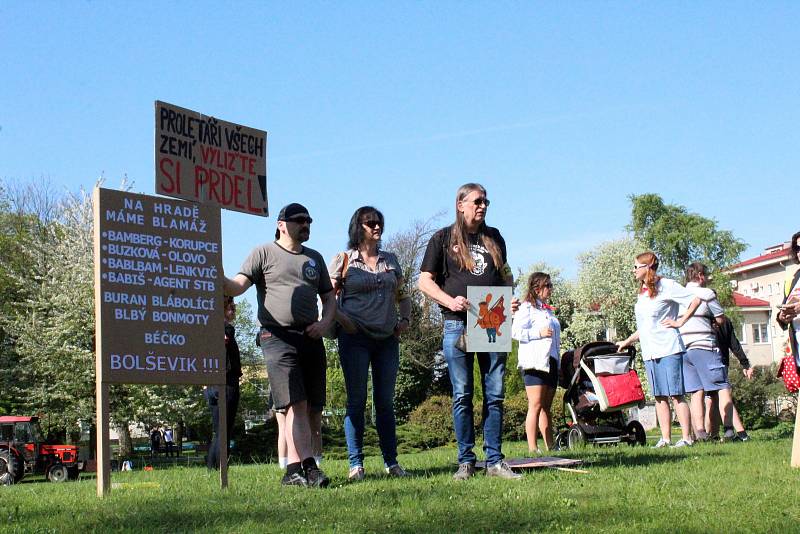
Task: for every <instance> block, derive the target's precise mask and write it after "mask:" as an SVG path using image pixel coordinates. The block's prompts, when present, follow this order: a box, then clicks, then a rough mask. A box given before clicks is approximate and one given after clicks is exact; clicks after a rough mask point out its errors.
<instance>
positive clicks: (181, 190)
mask: <svg viewBox="0 0 800 534" xmlns="http://www.w3.org/2000/svg"><path fill="white" fill-rule="evenodd" d="M155 163H156V193H159V194H162V195H166V196H170V197H176V198H183V199H186V200H194V201H196V202H200V203H201V204H207V205H212V206H218V207H220V208H225V209H229V210H233V211H241V212H244V213H249V214H251V215H261V216H264V217H266V216H267V215H268V213H269V211H268V202H267V132H265V131H263V130H257V129H255V128H249V127H247V126H241V125H239V124H234V123H232V122H227V121H223V120H219V119H216V118H214V117H209V116H207V115H203V114H201V113H198V112H196V111H192V110H189V109H185V108H181V107H178V106H173V105H172V104H167V103H166V102H159V101H156V133H155Z"/></svg>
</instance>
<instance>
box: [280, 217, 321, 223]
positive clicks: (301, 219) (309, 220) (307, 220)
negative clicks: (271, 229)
mask: <svg viewBox="0 0 800 534" xmlns="http://www.w3.org/2000/svg"><path fill="white" fill-rule="evenodd" d="M286 221H287V222H293V223H295V224H311V223H312V222H314V219H312V218H311V217H305V216H303V215H300V216H299V217H289V218H288V219H286Z"/></svg>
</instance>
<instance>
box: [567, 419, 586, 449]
mask: <svg viewBox="0 0 800 534" xmlns="http://www.w3.org/2000/svg"><path fill="white" fill-rule="evenodd" d="M585 445H586V433H585V432H584V431H583V430H581V429H580V427H579V426H578V425H574V426H573V427H572V428H570V429H569V433H568V434H567V446H568V447H569V448H570V449H578V448H581V447H583V446H585Z"/></svg>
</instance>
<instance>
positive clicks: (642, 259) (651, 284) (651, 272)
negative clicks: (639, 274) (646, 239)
mask: <svg viewBox="0 0 800 534" xmlns="http://www.w3.org/2000/svg"><path fill="white" fill-rule="evenodd" d="M636 261H637V262H638V263H641V264H644V265H647V273H646V274H645V275H644V280H643V281H642V285H643V286H644V287H646V288H647V291H648V293H649V294H650V298H651V299H654V298H656V296H657V295H658V287H656V284H657V283H658V279H659V276H658V275H657V274H656V271H658V257H657V256H656V255H655V254H654V253H652V252H650V251H647V252H643V253H641V254H639V255H638V256H636Z"/></svg>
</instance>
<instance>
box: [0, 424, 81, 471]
mask: <svg viewBox="0 0 800 534" xmlns="http://www.w3.org/2000/svg"><path fill="white" fill-rule="evenodd" d="M82 467H83V465H82V463H79V462H78V447H77V446H75V445H49V444H47V443H45V441H44V438H43V437H42V430H41V428H40V427H39V418H38V417H17V416H7V415H4V416H0V483H2V481H3V480H4V479H5V480H9V479H10V480H13V482H19V481H20V480H22V477H24V476H25V475H26V474H28V475H45V476H47V479H48V480H50V481H51V482H63V481H65V480H75V479H77V478H78V474H79V473H80V471H81V469H82Z"/></svg>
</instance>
